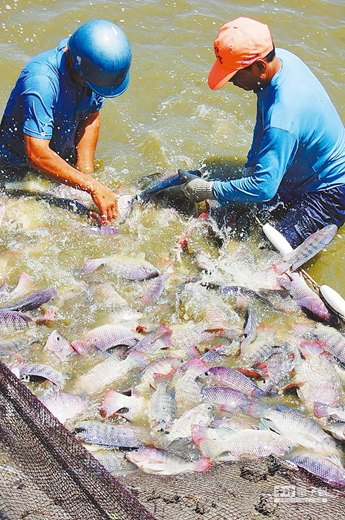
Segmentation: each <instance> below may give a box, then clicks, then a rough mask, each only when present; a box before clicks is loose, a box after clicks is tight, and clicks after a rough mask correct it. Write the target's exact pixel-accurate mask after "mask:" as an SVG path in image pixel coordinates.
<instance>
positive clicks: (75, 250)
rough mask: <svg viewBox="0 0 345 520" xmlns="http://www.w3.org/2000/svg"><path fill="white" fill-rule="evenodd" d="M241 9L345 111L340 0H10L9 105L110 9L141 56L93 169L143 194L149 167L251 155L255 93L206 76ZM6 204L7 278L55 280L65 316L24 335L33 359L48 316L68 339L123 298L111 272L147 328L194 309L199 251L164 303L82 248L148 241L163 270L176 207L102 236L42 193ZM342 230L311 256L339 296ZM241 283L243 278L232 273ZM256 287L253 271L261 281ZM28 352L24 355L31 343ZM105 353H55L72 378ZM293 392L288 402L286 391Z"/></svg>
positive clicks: (269, 319) (135, 252) (115, 249)
mask: <svg viewBox="0 0 345 520" xmlns="http://www.w3.org/2000/svg"><path fill="white" fill-rule="evenodd" d="M241 15H245V16H249V17H253V18H256V19H258V20H261V21H264V22H266V23H268V24H269V26H270V28H271V30H272V33H273V36H274V39H275V43H276V45H277V46H282V47H285V48H287V49H289V50H291V51H293V52H295V53H296V54H298V55H299V56H300V57H301V58H302V59H304V60H305V61H306V63H307V64H308V65H309V66H310V67H311V69H312V70H313V71H314V72H315V74H316V75H317V76H318V77H319V78H320V79H321V81H322V83H323V84H324V86H325V87H326V89H327V90H328V92H329V94H330V97H331V98H332V100H333V102H334V103H335V105H336V107H337V109H338V111H339V113H340V115H341V116H344V113H345V100H344V95H343V83H344V73H343V67H342V62H343V45H344V37H343V33H342V29H343V28H342V19H343V17H344V2H343V0H334V1H305V2H304V3H303V2H301V1H297V0H290V1H287V0H285V1H279V2H278V1H261V2H258V1H243V2H231V3H230V2H228V1H227V0H217V1H215V0H190V1H182V0H181V1H175V2H174V1H166V2H164V1H153V0H139V1H135V0H128V1H124V2H109V1H80V0H76V1H74V2H68V1H67V0H66V1H63V0H58V1H37V0H36V1H21V0H18V1H13V0H8V1H4V2H2V1H1V2H0V19H1V32H0V57H1V66H2V74H1V77H2V79H1V86H0V109H1V110H2V109H3V107H4V105H5V103H6V100H7V97H8V94H9V93H10V90H11V88H12V86H13V84H14V82H15V80H16V77H17V75H18V73H19V71H20V70H21V68H22V67H23V65H24V64H25V62H26V61H27V60H28V59H29V58H30V57H31V56H33V55H34V54H36V53H38V52H40V51H41V50H43V49H46V48H50V47H53V46H55V45H56V44H57V42H58V41H59V40H60V39H61V38H63V37H65V36H68V35H69V34H70V33H71V32H73V31H74V29H75V28H76V27H77V26H78V25H79V24H80V23H82V22H84V21H86V20H88V19H90V18H94V17H102V18H106V19H109V20H112V21H114V22H116V23H118V24H120V25H121V26H122V27H123V29H124V30H125V32H126V33H127V35H128V37H129V39H130V41H131V43H132V49H133V65H132V79H131V84H130V87H129V89H128V91H127V92H126V93H125V94H124V95H123V96H121V97H119V98H116V99H113V100H107V101H106V103H105V107H104V109H103V110H102V114H101V118H102V128H101V134H100V141H99V146H98V149H97V160H98V165H99V168H98V171H97V176H98V177H99V178H100V179H103V180H104V181H105V182H106V183H107V184H108V185H109V186H112V187H114V188H118V189H119V192H120V193H130V194H135V193H136V192H137V191H138V190H139V189H141V188H142V187H143V185H144V183H143V181H142V180H141V179H142V178H143V177H147V176H149V175H151V174H153V173H155V172H166V171H176V170H177V168H178V167H186V168H195V167H196V166H197V165H199V164H200V163H203V162H206V163H210V164H216V165H218V166H217V167H218V168H219V169H222V170H224V168H226V167H229V168H230V169H231V168H232V169H233V168H234V167H236V166H238V165H241V164H243V163H244V160H245V156H246V153H247V150H248V148H249V146H250V143H251V135H252V129H253V124H254V118H255V109H256V97H255V95H254V94H251V93H244V92H243V91H242V90H239V89H236V88H235V87H233V86H230V85H229V86H228V87H225V88H223V89H222V90H220V91H217V92H212V91H211V90H209V88H208V86H207V75H208V72H209V69H210V67H211V65H212V64H213V61H214V57H213V51H212V42H213V39H214V37H215V36H216V34H217V31H218V28H219V27H220V25H222V23H224V22H225V21H226V20H228V19H232V18H235V17H238V16H241ZM339 20H340V21H339ZM296 81H298V78H296ZM34 182H35V179H34ZM38 185H39V187H40V188H41V189H46V187H47V185H48V183H47V182H46V181H42V180H41V181H40V182H39V183H38ZM5 203H6V213H5V216H4V219H3V223H2V226H1V228H0V283H1V282H2V281H6V282H7V283H8V284H9V287H10V288H11V287H14V286H15V285H16V283H17V282H18V279H19V276H20V275H21V273H22V272H26V273H27V274H28V275H29V276H30V277H31V279H32V283H33V287H34V288H35V289H39V288H45V287H51V286H53V287H55V288H56V289H57V292H58V296H57V299H56V300H55V301H54V305H55V307H56V314H55V319H56V321H55V322H53V323H52V325H51V328H47V327H35V329H34V331H33V332H32V333H31V336H30V334H29V337H31V339H32V340H34V341H35V343H34V344H33V345H32V346H31V347H30V358H31V360H39V361H42V362H45V361H47V360H48V359H49V358H48V356H47V354H46V353H42V346H43V345H44V344H45V341H46V340H47V337H48V336H49V334H50V332H51V330H52V328H56V329H58V330H59V332H60V333H61V334H62V335H64V336H65V337H66V338H67V339H68V340H70V341H71V340H73V339H78V338H79V337H80V336H81V335H82V334H83V333H84V332H86V331H87V330H90V329H92V328H94V327H96V326H98V325H101V324H103V323H108V322H111V321H112V320H113V312H114V307H115V304H114V305H111V304H109V301H107V299H108V298H109V297H110V296H112V297H113V296H114V294H110V293H109V287H106V286H104V285H102V284H107V283H108V282H109V281H110V282H111V284H112V289H113V290H117V291H118V292H119V293H120V294H121V296H122V297H123V298H125V299H126V301H127V303H128V304H129V305H130V306H132V308H134V309H136V308H139V310H140V311H141V312H142V313H143V317H142V320H141V324H143V325H144V326H147V327H148V328H150V327H152V328H154V326H158V324H159V322H164V321H167V322H170V323H172V322H178V320H179V319H180V320H186V321H188V319H191V318H193V317H195V316H192V315H188V313H185V314H183V312H184V311H183V308H181V307H179V306H178V304H177V300H176V298H177V296H178V294H179V291H180V290H182V288H183V284H184V282H185V281H186V277H190V276H193V275H198V269H197V268H196V265H195V264H194V263H193V260H192V257H188V256H186V257H182V258H181V261H180V262H176V263H175V264H174V274H173V276H172V277H171V278H170V279H169V281H168V288H167V292H166V294H165V295H164V296H163V298H162V299H161V300H160V303H159V305H157V306H154V307H152V308H150V306H146V307H145V306H143V305H140V302H139V297H140V295H141V294H142V291H143V288H144V287H145V284H143V285H142V286H140V285H138V284H130V283H123V282H119V281H116V280H115V279H114V278H112V277H111V276H110V275H109V273H108V274H107V273H106V272H105V271H104V270H101V271H99V272H96V273H93V274H92V276H83V275H81V272H80V269H81V267H82V266H83V264H84V261H85V259H86V258H97V257H105V256H108V255H111V254H113V253H122V254H126V255H130V256H135V257H138V256H139V255H142V254H144V255H145V258H146V259H147V260H148V261H150V262H151V263H152V264H154V265H155V266H156V267H157V268H158V269H159V270H160V271H164V270H165V269H166V268H167V266H168V265H169V263H171V262H172V261H175V260H176V258H175V253H174V251H175V247H176V242H177V240H178V238H179V237H180V236H181V235H183V234H184V233H185V231H186V228H187V227H188V223H187V221H186V218H185V217H184V216H182V215H181V214H179V213H177V212H175V211H172V210H170V209H168V208H162V207H154V206H152V205H149V206H147V207H145V206H144V207H139V206H137V207H135V208H134V212H133V214H132V215H131V217H130V218H129V219H128V220H127V221H126V223H125V224H123V225H121V226H119V232H120V234H119V235H118V236H102V235H100V234H98V233H97V232H95V231H92V230H90V226H89V223H88V222H87V220H86V219H85V218H84V217H80V216H78V215H74V214H71V213H70V212H68V211H65V210H62V209H58V208H54V207H50V206H49V205H48V204H47V203H45V202H38V201H35V200H33V199H26V200H25V199H23V198H16V197H14V198H11V199H9V200H7V199H6V200H5ZM344 233H345V230H343V231H341V232H340V233H339V234H338V236H337V237H336V238H335V239H334V240H333V242H332V243H331V245H330V246H328V248H327V251H323V252H322V253H321V254H319V255H318V256H317V258H315V259H314V260H313V261H312V262H311V265H309V266H308V271H309V273H310V274H311V275H312V276H313V277H314V278H315V279H316V281H317V282H318V283H320V284H322V283H325V284H328V285H330V286H332V287H334V288H335V289H336V290H337V291H339V292H340V293H341V294H342V295H343V296H345V277H344V274H343V263H344V254H345V241H344V238H343V237H344ZM254 235H255V236H253V238H252V239H251V240H249V242H248V243H246V246H245V249H244V250H243V251H244V256H243V258H242V259H241V258H240V259H239V257H238V256H237V259H236V261H237V262H238V272H240V271H241V269H243V267H244V266H245V269H244V271H243V272H242V278H241V282H242V285H247V286H248V287H250V286H251V284H252V279H251V271H250V266H251V263H250V262H251V261H250V258H249V260H248V259H247V257H246V256H245V255H247V254H249V257H250V255H253V257H257V258H259V259H260V258H261V257H260V255H261V250H260V249H259V248H258V241H260V231H259V230H257V231H256V234H255V233H254ZM262 240H263V239H262ZM239 248H240V245H239V244H237V243H236V244H235V245H234V247H233V250H232V249H231V247H230V254H232V253H231V251H232V252H233V253H234V254H237V255H239V254H241V253H239V252H238V251H240V249H239ZM200 249H201V250H205V251H207V252H208V253H209V254H211V255H213V256H214V257H216V255H217V245H216V244H214V243H213V242H211V241H210V240H209V239H208V237H207V234H205V233H203V232H202V231H197V232H196V233H195V234H194V235H193V237H192V239H191V241H190V250H191V252H193V251H194V252H196V251H198V250H200ZM248 252H249V253H248ZM241 262H242V266H241ZM253 265H254V264H253ZM245 276H247V278H246V280H245V279H244V277H245ZM246 281H247V284H246V283H245V282H246ZM234 282H235V283H239V280H238V279H236V277H234ZM262 282H263V285H264V286H265V283H266V282H267V280H266V279H264V277H263V278H262ZM258 286H259V282H258V281H257V280H256V287H254V288H257V287H258ZM267 286H269V284H268V285H267ZM305 320H306V319H305V318H304V316H303V315H302V313H298V315H297V318H296V317H295V315H293V316H286V317H284V318H282V317H281V315H279V314H273V315H272V316H270V315H265V314H262V315H260V316H259V321H261V325H269V326H271V327H274V328H275V329H277V330H279V329H285V330H286V331H289V330H290V329H291V328H292V327H293V326H294V324H295V323H296V321H297V322H299V323H304V321H305ZM22 354H23V355H25V349H23V350H22ZM6 358H7V360H8V359H9V357H6ZM101 358H102V355H101V354H99V353H97V354H95V355H94V356H93V357H92V358H85V359H84V358H83V359H81V358H79V357H78V359H77V357H75V358H74V359H73V360H72V362H71V363H70V364H69V365H68V364H66V365H63V366H62V365H61V366H59V365H58V364H56V366H57V367H59V368H60V369H62V370H63V371H64V372H65V371H68V372H69V375H70V376H71V382H72V383H73V377H74V376H76V375H77V374H78V373H81V372H83V371H85V370H86V369H87V368H89V367H90V366H92V365H93V364H94V363H95V362H96V361H98V360H100V359H101ZM286 399H287V402H289V399H290V398H289V397H288V398H286Z"/></svg>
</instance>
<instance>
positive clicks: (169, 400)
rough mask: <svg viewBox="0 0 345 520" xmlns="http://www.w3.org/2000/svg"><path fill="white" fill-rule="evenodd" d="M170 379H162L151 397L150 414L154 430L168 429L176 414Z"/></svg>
mask: <svg viewBox="0 0 345 520" xmlns="http://www.w3.org/2000/svg"><path fill="white" fill-rule="evenodd" d="M169 384H170V382H169V381H164V380H163V381H160V382H158V384H157V388H156V390H155V392H154V393H153V395H152V396H151V399H150V404H149V408H148V416H149V420H150V423H151V428H152V429H153V431H166V430H167V429H169V427H170V426H171V425H172V423H173V421H174V419H175V416H176V401H175V393H174V389H169V388H168V386H169Z"/></svg>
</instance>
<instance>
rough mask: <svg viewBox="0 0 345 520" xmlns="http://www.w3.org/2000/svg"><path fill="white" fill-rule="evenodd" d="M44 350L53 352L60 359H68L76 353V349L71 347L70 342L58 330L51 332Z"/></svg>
mask: <svg viewBox="0 0 345 520" xmlns="http://www.w3.org/2000/svg"><path fill="white" fill-rule="evenodd" d="M44 350H46V351H48V352H51V353H53V354H54V355H55V356H56V357H57V358H59V359H60V361H66V359H67V358H68V357H70V356H72V355H73V354H75V350H74V349H73V348H72V347H71V344H70V342H69V341H68V340H67V339H66V338H64V337H63V336H61V334H60V333H59V332H58V331H57V330H53V332H52V333H51V334H50V336H49V338H48V339H47V341H46V344H45V346H44Z"/></svg>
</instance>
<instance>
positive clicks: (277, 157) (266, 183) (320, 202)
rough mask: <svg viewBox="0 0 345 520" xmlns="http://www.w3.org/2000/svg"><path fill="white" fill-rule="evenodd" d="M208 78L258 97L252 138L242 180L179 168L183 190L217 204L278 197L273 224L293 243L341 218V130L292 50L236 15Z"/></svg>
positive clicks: (344, 202)
mask: <svg viewBox="0 0 345 520" xmlns="http://www.w3.org/2000/svg"><path fill="white" fill-rule="evenodd" d="M214 53H215V56H216V62H215V64H214V65H213V67H212V69H211V71H210V74H209V77H208V84H209V87H210V88H211V89H212V90H216V89H219V88H221V87H223V86H224V85H226V84H227V83H229V82H230V83H232V84H233V85H235V86H236V87H239V88H242V89H244V90H246V91H253V92H254V93H255V94H256V95H257V117H256V125H255V129H254V134H253V141H252V145H251V148H250V150H249V153H248V156H247V162H246V165H245V168H244V170H243V176H242V178H241V179H234V180H225V181H219V180H215V181H208V180H206V179H203V178H200V177H197V176H196V175H192V174H190V173H189V172H187V171H185V170H179V175H180V177H181V178H182V180H183V181H184V184H183V186H182V189H183V191H184V193H185V194H186V196H187V197H188V198H189V199H191V200H193V201H195V202H200V201H202V200H205V199H214V200H216V201H217V202H218V203H219V205H221V206H229V205H234V204H237V205H238V204H251V203H255V204H258V205H259V206H260V205H262V204H263V203H269V204H272V203H273V202H274V201H275V202H276V201H277V200H281V201H282V202H283V203H284V205H285V207H286V208H287V209H288V211H287V212H286V213H285V216H284V217H283V219H282V220H281V221H280V222H279V224H278V229H279V230H280V231H281V233H282V234H283V235H284V236H285V237H286V238H287V240H288V241H289V242H290V244H291V245H292V246H293V247H296V246H297V245H298V244H300V243H301V242H302V241H303V240H305V238H306V237H307V236H309V235H310V234H311V233H313V232H315V231H316V230H317V229H319V228H322V227H324V226H325V225H327V224H336V225H337V226H338V227H340V226H341V225H343V223H344V222H345V130H344V126H343V124H342V122H341V119H340V117H339V115H338V113H337V111H336V109H335V107H334V105H333V104H332V102H331V101H330V99H329V97H328V95H327V93H326V91H325V90H324V88H323V87H322V85H321V83H320V82H319V81H318V79H317V78H316V77H315V76H314V74H313V73H312V72H311V70H310V69H309V68H308V67H307V66H306V65H305V64H304V63H303V62H302V61H301V60H300V59H299V58H298V57H297V56H295V55H294V54H292V53H291V52H288V51H286V50H284V49H275V46H274V43H273V40H272V36H271V33H270V30H269V28H268V27H267V25H265V24H263V23H260V22H258V21H255V20H252V19H249V18H244V17H241V18H237V19H236V20H232V21H230V22H228V23H226V24H225V25H223V26H222V27H221V29H220V31H219V34H218V37H217V39H216V40H215V42H214Z"/></svg>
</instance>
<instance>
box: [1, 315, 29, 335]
mask: <svg viewBox="0 0 345 520" xmlns="http://www.w3.org/2000/svg"><path fill="white" fill-rule="evenodd" d="M33 323H34V320H33V319H32V318H31V317H30V316H28V315H27V314H23V313H22V312H19V311H5V310H0V330H2V331H3V332H16V331H19V330H24V329H26V328H27V327H29V326H30V325H32V324H33Z"/></svg>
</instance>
